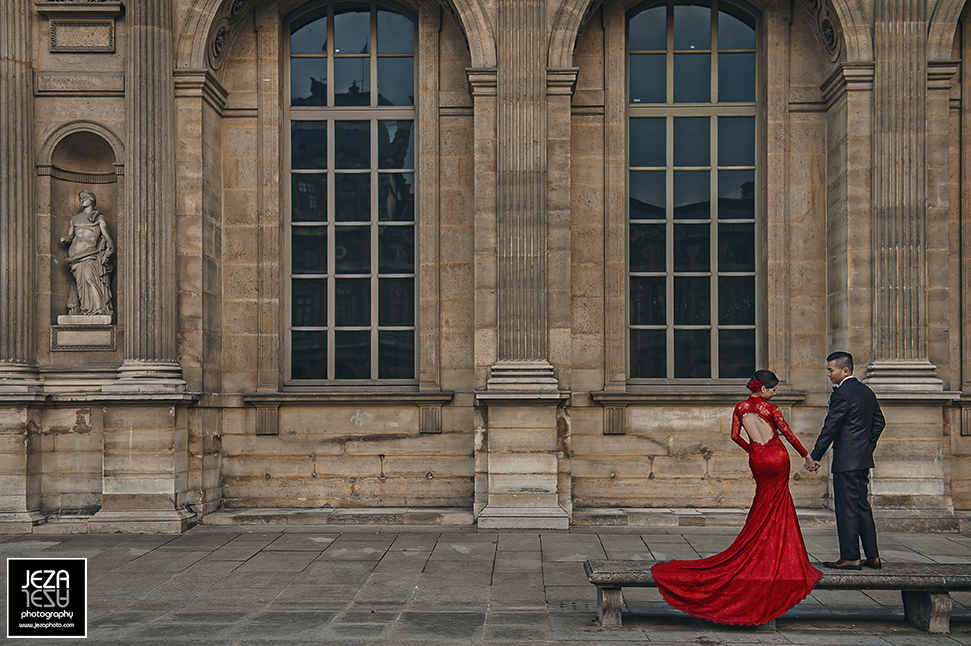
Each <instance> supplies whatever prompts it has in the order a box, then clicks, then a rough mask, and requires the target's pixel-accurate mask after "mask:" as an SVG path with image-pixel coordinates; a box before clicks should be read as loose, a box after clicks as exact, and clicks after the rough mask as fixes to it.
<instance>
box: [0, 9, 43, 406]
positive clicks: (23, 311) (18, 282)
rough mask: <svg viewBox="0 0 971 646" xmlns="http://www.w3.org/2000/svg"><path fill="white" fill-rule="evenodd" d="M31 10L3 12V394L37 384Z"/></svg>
mask: <svg viewBox="0 0 971 646" xmlns="http://www.w3.org/2000/svg"><path fill="white" fill-rule="evenodd" d="M31 9H32V3H31V2H30V1H29V0H8V1H7V2H5V3H4V8H3V11H0V312H2V316H0V393H9V392H27V391H29V390H34V389H36V386H37V378H36V375H37V371H36V367H35V366H34V342H35V338H34V337H35V335H34V330H35V328H36V325H35V323H34V316H35V312H34V310H35V298H34V294H35V291H36V286H35V284H34V258H35V257H34V251H35V250H34V221H33V215H34V177H35V171H34V162H35V160H34V151H33V132H34V130H33V128H34V119H33V88H32V83H31V75H32V70H31V64H30V53H31V43H30V41H31V38H30V34H31V24H30V23H31V21H30V18H31Z"/></svg>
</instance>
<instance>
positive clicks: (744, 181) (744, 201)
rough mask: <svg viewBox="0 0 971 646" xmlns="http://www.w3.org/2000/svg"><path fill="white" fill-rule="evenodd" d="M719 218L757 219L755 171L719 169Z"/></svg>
mask: <svg viewBox="0 0 971 646" xmlns="http://www.w3.org/2000/svg"><path fill="white" fill-rule="evenodd" d="M718 219H719V220H754V219H755V171H754V170H720V171H718Z"/></svg>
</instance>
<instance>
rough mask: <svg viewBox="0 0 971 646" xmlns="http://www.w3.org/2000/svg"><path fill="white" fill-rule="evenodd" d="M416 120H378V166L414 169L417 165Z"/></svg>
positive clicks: (382, 167) (388, 168) (389, 168)
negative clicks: (414, 133)
mask: <svg viewBox="0 0 971 646" xmlns="http://www.w3.org/2000/svg"><path fill="white" fill-rule="evenodd" d="M414 126H415V122H414V121H411V120H406V119H402V120H400V121H378V168H381V169H385V170H391V169H398V168H400V169H402V170H404V169H412V168H414V167H415V138H414V137H413V136H412V134H413V131H414Z"/></svg>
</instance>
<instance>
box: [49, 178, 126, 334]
mask: <svg viewBox="0 0 971 646" xmlns="http://www.w3.org/2000/svg"><path fill="white" fill-rule="evenodd" d="M78 201H79V202H80V203H81V211H79V212H78V213H77V214H76V215H74V216H73V217H72V218H71V224H70V225H69V227H68V231H67V235H66V236H64V237H63V238H61V244H64V245H70V246H69V248H68V252H67V258H66V259H65V264H66V265H67V267H68V269H70V271H71V274H72V275H73V276H74V283H73V284H71V287H70V290H69V295H68V300H67V312H68V316H71V317H77V316H81V317H96V318H97V321H92V322H97V323H102V324H103V323H105V322H107V323H110V322H111V316H112V315H113V314H114V310H113V308H112V305H111V273H112V271H113V267H112V262H111V257H112V256H113V255H114V253H115V243H114V241H113V240H112V239H111V235H110V234H109V233H108V221H107V220H106V219H105V216H104V215H103V214H102V213H101V211H98V210H96V209H95V208H94V207H95V205H96V204H97V203H98V200H97V198H96V197H95V195H94V193H92V192H91V191H89V190H87V189H85V190H83V191H81V192H80V193H79V194H78ZM101 317H107V319H108V320H107V321H104V320H103V319H102V318H101ZM72 322H76V321H72Z"/></svg>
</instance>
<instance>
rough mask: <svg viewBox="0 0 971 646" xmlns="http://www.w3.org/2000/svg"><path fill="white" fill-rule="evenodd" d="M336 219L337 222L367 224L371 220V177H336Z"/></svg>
mask: <svg viewBox="0 0 971 646" xmlns="http://www.w3.org/2000/svg"><path fill="white" fill-rule="evenodd" d="M334 219H335V220H336V221H337V222H367V221H368V220H370V219H371V176H370V175H364V174H358V173H354V174H347V173H337V174H335V175H334Z"/></svg>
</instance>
